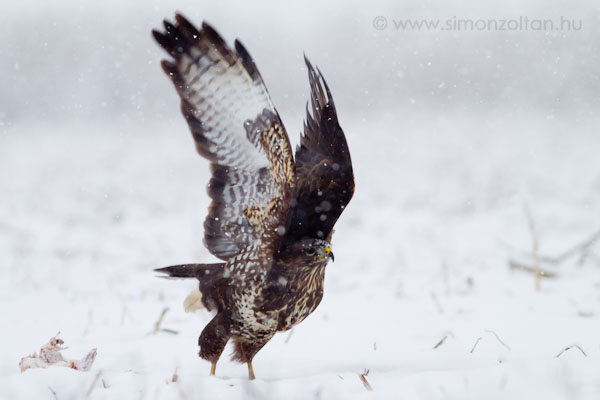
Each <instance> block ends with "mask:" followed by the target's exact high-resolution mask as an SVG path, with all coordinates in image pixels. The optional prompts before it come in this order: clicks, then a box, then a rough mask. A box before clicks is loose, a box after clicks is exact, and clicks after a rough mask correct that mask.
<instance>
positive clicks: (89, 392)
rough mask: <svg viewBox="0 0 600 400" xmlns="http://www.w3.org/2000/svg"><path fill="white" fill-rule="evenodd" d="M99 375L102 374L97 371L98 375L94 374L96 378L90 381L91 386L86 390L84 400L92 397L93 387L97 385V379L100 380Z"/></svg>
mask: <svg viewBox="0 0 600 400" xmlns="http://www.w3.org/2000/svg"><path fill="white" fill-rule="evenodd" d="M101 373H102V371H98V373H97V374H96V377H95V378H94V380H93V381H92V385H91V386H90V388H89V389H88V391H87V393H86V394H85V398H86V399H89V398H90V396H91V395H92V392H93V391H94V387H96V383H98V379H100V374H101Z"/></svg>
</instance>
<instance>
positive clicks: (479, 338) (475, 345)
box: [469, 336, 483, 354]
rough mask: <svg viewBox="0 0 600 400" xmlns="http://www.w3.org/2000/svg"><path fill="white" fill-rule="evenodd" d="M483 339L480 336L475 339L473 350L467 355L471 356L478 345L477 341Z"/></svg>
mask: <svg viewBox="0 0 600 400" xmlns="http://www.w3.org/2000/svg"><path fill="white" fill-rule="evenodd" d="M481 339H483V338H482V337H481V336H480V337H478V338H477V340H476V341H475V344H474V345H473V348H472V349H471V351H470V352H469V353H471V354H473V352H474V351H475V348H476V347H477V345H478V344H479V341H480V340H481Z"/></svg>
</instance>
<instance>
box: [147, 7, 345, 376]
mask: <svg viewBox="0 0 600 400" xmlns="http://www.w3.org/2000/svg"><path fill="white" fill-rule="evenodd" d="M152 33H153V35H154V38H155V39H156V41H157V42H158V43H159V44H160V46H162V47H163V48H164V49H165V50H166V52H167V53H168V54H169V57H168V59H166V60H163V61H162V63H161V65H162V68H163V70H164V71H165V73H166V74H167V75H168V76H169V78H170V79H171V81H172V82H173V84H174V85H175V89H176V90H177V93H178V94H179V97H180V98H181V111H182V113H183V116H184V117H185V119H186V121H187V123H188V125H189V128H190V130H191V133H192V136H193V138H194V141H195V145H196V150H197V151H198V153H199V154H200V155H201V156H203V157H205V158H207V159H208V161H210V171H211V173H212V177H211V179H210V182H209V183H208V188H207V190H208V195H209V196H210V198H211V199H212V202H211V204H210V207H209V210H208V216H207V217H206V220H205V221H204V245H205V246H206V248H207V249H208V250H209V251H210V252H211V253H212V254H213V255H215V256H216V257H217V258H219V259H221V260H222V261H223V262H222V263H214V264H186V265H176V266H172V267H166V268H160V269H158V270H157V271H159V272H162V273H165V274H167V275H168V276H169V277H174V278H196V279H198V281H199V282H200V292H201V295H202V300H201V301H202V304H203V305H204V307H205V308H206V309H208V310H209V311H216V315H215V316H214V318H213V319H212V320H211V321H210V322H209V323H208V325H206V327H205V328H204V330H203V331H202V333H201V335H200V337H199V339H198V344H199V346H200V357H202V358H203V359H205V360H208V361H210V362H211V364H212V365H211V375H214V373H215V369H216V364H217V361H218V360H219V358H220V356H221V353H222V352H223V349H224V348H225V345H226V344H227V342H228V341H229V340H231V341H232V342H233V344H234V351H233V356H232V358H233V360H235V361H239V362H242V363H247V364H248V374H249V378H250V379H254V377H255V376H254V371H253V368H252V359H253V358H254V356H255V355H256V353H257V352H258V351H259V350H260V349H261V348H262V347H263V346H264V345H265V344H266V343H267V342H268V341H269V340H270V339H271V338H272V337H273V335H275V333H276V332H278V331H285V330H288V329H290V328H292V327H293V326H295V325H296V324H298V323H300V322H301V321H302V320H304V319H305V318H306V317H307V316H308V315H309V314H310V313H312V312H313V311H314V310H315V308H316V307H317V306H318V305H319V303H320V302H321V299H322V297H323V280H324V275H325V266H326V265H327V263H328V262H329V260H333V252H332V251H331V244H330V242H331V235H332V233H333V226H334V225H335V223H336V221H337V220H338V218H339V216H340V214H341V213H342V211H343V210H344V209H345V208H346V206H347V204H348V202H349V201H350V199H351V198H352V195H353V193H354V175H353V172H352V163H351V160H350V153H349V151H348V145H347V143H346V138H345V136H344V132H343V131H342V129H341V128H340V125H339V124H338V118H337V113H336V109H335V106H334V103H333V99H332V97H331V93H330V91H329V88H328V86H327V84H326V83H325V80H324V79H323V76H322V75H321V73H320V71H319V70H318V69H315V68H313V66H312V65H311V63H310V62H309V61H308V59H306V57H305V62H306V66H307V69H308V78H309V82H310V88H311V100H310V107H309V105H308V104H307V107H306V109H307V116H306V121H305V123H304V133H303V134H302V135H301V140H300V144H299V145H298V147H297V148H296V153H295V158H294V155H293V153H292V148H291V145H290V141H289V138H288V136H287V133H286V131H285V128H284V126H283V123H282V122H281V119H280V117H279V114H278V112H277V110H276V109H275V108H274V107H273V104H272V102H271V98H270V96H269V93H268V91H267V88H266V86H265V83H264V81H263V79H262V77H261V75H260V73H259V72H258V69H257V67H256V65H255V64H254V61H253V60H252V58H251V57H250V54H249V53H248V51H246V49H245V48H244V46H243V45H242V44H241V42H240V41H239V40H236V41H235V44H234V47H233V49H232V48H230V47H229V46H228V45H227V44H226V43H225V41H224V40H223V39H222V38H221V36H219V34H218V33H217V32H216V31H215V30H214V29H213V28H212V27H211V26H210V25H208V24H207V23H205V22H204V23H202V26H201V28H200V29H198V28H197V27H195V26H194V25H192V24H191V23H190V22H189V21H188V20H187V19H186V18H185V17H183V16H182V15H180V14H177V15H176V16H175V22H174V23H171V22H169V21H166V20H165V21H164V29H162V30H160V31H159V30H154V31H153V32H152Z"/></svg>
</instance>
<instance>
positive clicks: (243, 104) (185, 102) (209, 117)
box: [153, 14, 295, 260]
mask: <svg viewBox="0 0 600 400" xmlns="http://www.w3.org/2000/svg"><path fill="white" fill-rule="evenodd" d="M175 20H176V23H175V25H173V24H171V23H170V22H168V21H164V29H165V31H164V32H159V31H156V30H155V31H153V35H154V37H155V39H156V40H157V41H158V43H159V44H160V45H161V46H162V47H163V48H164V49H165V50H167V52H168V53H169V54H170V55H171V57H172V59H171V60H163V61H162V64H161V65H162V67H163V69H164V71H165V72H166V73H167V74H168V75H169V77H170V78H171V80H172V81H173V84H174V85H175V88H176V89H177V92H178V93H179V96H180V97H181V110H182V113H183V115H184V117H185V119H186V120H187V122H188V125H189V127H190V130H191V132H192V136H193V138H194V141H195V143H196V149H197V151H198V153H199V154H200V155H202V156H204V157H206V158H207V159H208V160H209V161H211V165H210V168H211V172H212V178H211V180H210V182H209V184H208V194H209V196H210V197H211V199H212V202H211V205H210V208H209V213H208V216H207V218H206V220H205V221H204V231H205V233H204V244H205V245H206V247H207V248H208V250H209V251H210V252H211V253H212V254H214V255H215V256H216V257H218V258H220V259H222V260H228V259H230V258H231V257H232V256H234V255H236V254H238V253H239V252H240V251H241V250H242V249H244V248H246V247H248V246H249V245H256V244H258V243H260V244H261V245H263V246H266V245H269V244H271V242H276V241H277V240H278V238H279V235H277V233H281V229H282V228H279V224H281V221H286V219H287V212H288V208H289V206H288V204H289V201H290V196H291V194H292V190H293V186H294V182H295V172H294V171H295V169H294V161H293V155H292V150H291V146H290V143H289V139H288V137H287V134H286V132H285V128H284V127H283V124H282V123H281V120H280V118H279V115H278V113H277V111H276V110H275V108H274V107H273V105H272V104H271V99H270V97H269V94H268V92H267V90H266V87H265V85H264V82H263V80H262V78H261V76H260V73H259V72H258V69H257V68H256V66H255V64H254V62H253V60H252V58H251V57H250V55H249V54H248V52H247V51H246V49H245V48H244V47H243V46H242V44H241V43H240V42H239V41H237V40H236V41H235V51H233V50H231V49H230V48H229V47H228V46H227V44H226V43H225V42H224V40H223V39H222V38H221V37H220V36H219V34H218V33H217V32H216V31H215V30H214V29H213V28H212V27H211V26H210V25H208V24H206V23H203V24H202V27H201V29H200V30H198V29H197V28H196V27H194V26H193V25H192V24H191V23H190V22H189V21H188V20H187V19H185V18H184V17H183V16H182V15H179V14H177V15H176V17H175ZM278 228H279V229H278ZM283 228H285V227H283ZM269 239H272V240H269Z"/></svg>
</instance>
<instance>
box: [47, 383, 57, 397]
mask: <svg viewBox="0 0 600 400" xmlns="http://www.w3.org/2000/svg"><path fill="white" fill-rule="evenodd" d="M48 389H49V390H50V393H52V396H54V399H55V400H58V397H56V392H55V391H54V389H52V388H51V387H50V386H48Z"/></svg>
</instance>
